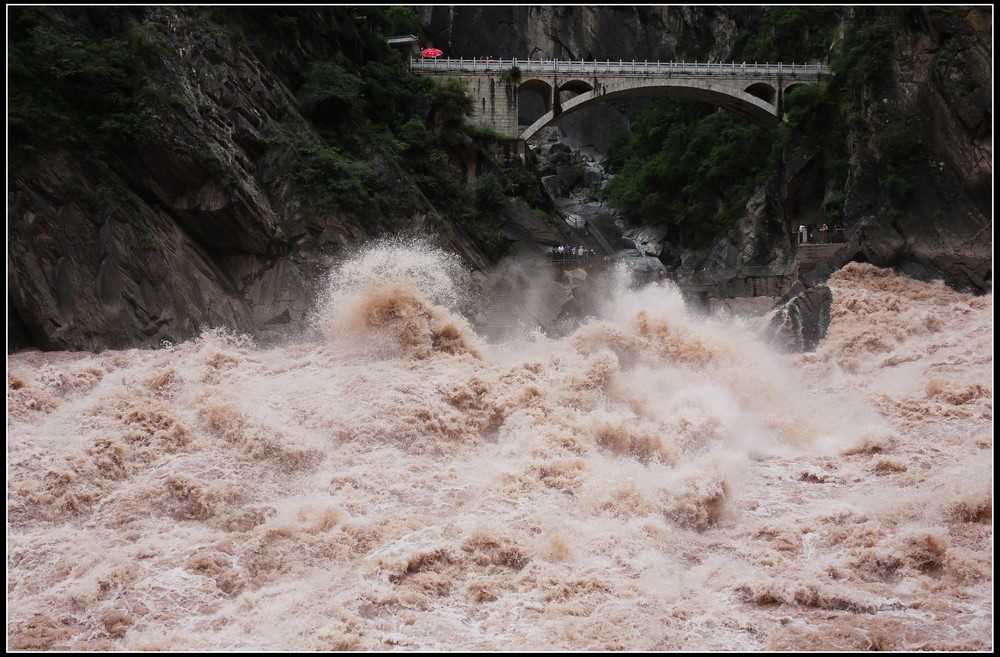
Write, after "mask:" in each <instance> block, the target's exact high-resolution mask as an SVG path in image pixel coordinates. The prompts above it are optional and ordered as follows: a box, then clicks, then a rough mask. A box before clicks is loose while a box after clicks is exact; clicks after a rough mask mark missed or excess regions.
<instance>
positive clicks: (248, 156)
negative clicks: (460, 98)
mask: <svg viewBox="0 0 1000 657" xmlns="http://www.w3.org/2000/svg"><path fill="white" fill-rule="evenodd" d="M356 23H357V21H356V20H354V19H353V18H352V17H351V16H350V15H349V14H348V13H347V12H346V11H344V10H338V9H329V8H328V9H320V8H316V9H306V8H302V9H295V8H293V9H288V10H277V9H275V10H272V9H263V8H260V9H258V8H243V9H232V10H228V9H217V10H211V9H207V8H193V7H149V8H143V9H124V8H88V9H80V8H69V7H67V8H61V9H54V8H47V9H45V10H42V9H37V10H21V11H20V13H17V14H15V16H14V21H13V24H14V30H15V33H14V41H15V55H18V56H19V57H20V58H19V59H18V61H17V65H18V67H19V68H17V69H16V71H15V76H14V80H13V82H14V84H15V85H20V87H18V89H17V90H16V92H17V93H18V95H17V98H18V99H19V104H18V106H17V108H16V112H15V113H14V115H13V117H9V118H11V122H12V123H13V125H14V128H15V130H14V139H15V140H16V139H19V141H17V142H16V143H15V144H14V146H15V147H14V148H12V158H13V159H14V160H15V162H14V166H11V167H9V168H8V253H7V269H8V317H9V320H8V350H11V349H16V348H18V347H22V346H28V345H34V346H38V347H41V348H44V349H103V348H108V347H112V348H125V347H131V346H142V345H154V346H155V345H157V344H159V343H161V341H177V340H182V339H186V338H188V337H191V336H192V335H196V334H197V332H198V331H199V329H200V328H201V327H211V326H228V327H230V328H232V329H234V330H237V331H241V332H246V333H249V334H251V335H256V336H261V337H267V336H269V335H271V336H274V335H282V334H287V333H288V332H289V331H291V330H297V329H299V328H301V326H302V322H303V320H304V319H305V317H306V315H307V313H308V311H309V309H310V308H311V307H312V306H313V303H314V296H315V292H316V290H315V288H316V285H317V283H318V282H319V281H318V278H319V277H320V276H321V275H322V273H323V272H324V271H325V270H326V269H327V268H328V267H329V265H330V263H331V262H332V261H333V259H334V258H336V257H338V254H340V253H342V252H343V251H344V250H345V249H347V248H349V247H350V246H351V245H353V244H357V243H359V242H362V241H365V240H368V239H371V238H373V237H375V236H377V235H380V234H383V233H389V232H398V231H401V230H411V231H413V230H416V231H420V232H431V233H433V234H436V235H438V238H439V239H440V241H441V242H442V244H444V245H446V246H447V247H448V248H450V249H452V250H455V251H458V252H460V253H462V254H463V255H464V256H465V257H466V259H467V261H468V262H469V263H470V265H471V266H473V267H476V268H480V269H481V268H485V267H486V266H487V265H488V264H489V262H490V258H489V257H488V256H487V255H486V254H485V253H484V252H483V251H482V249H481V248H480V247H479V246H477V243H476V240H474V239H472V238H471V237H470V236H469V235H467V234H464V233H463V229H462V227H461V226H456V225H452V224H448V222H444V221H442V219H441V213H439V212H437V211H436V209H435V208H434V207H433V205H432V204H431V202H429V201H428V199H427V198H426V196H425V195H424V194H423V193H422V192H421V190H420V189H419V187H418V185H416V184H415V183H414V182H413V180H412V179H410V177H408V176H407V175H406V173H405V172H403V171H402V170H401V169H400V167H399V165H398V162H397V161H395V160H394V159H393V158H391V157H389V156H388V155H387V153H386V152H385V150H384V149H383V148H381V147H379V146H377V145H376V144H375V143H373V142H371V140H369V139H367V138H366V137H365V136H363V135H359V134H356V131H357V130H358V127H359V124H358V123H357V122H355V123H351V120H352V118H351V116H350V112H349V111H344V112H341V111H340V110H341V109H343V108H338V107H334V108H333V109H332V110H331V114H333V115H334V119H332V122H333V123H336V122H344V125H329V124H330V123H331V122H327V123H328V124H327V126H326V128H327V132H326V133H325V134H320V133H319V132H318V131H317V123H315V122H314V121H310V120H307V119H306V118H305V117H304V116H303V112H304V110H303V109H302V102H303V101H302V100H301V99H300V98H297V96H296V92H297V91H298V90H299V89H300V88H301V87H302V85H303V81H304V72H305V71H306V70H307V67H308V65H309V64H310V63H311V62H313V61H337V62H340V63H341V64H342V67H343V68H344V69H345V70H350V69H351V67H357V66H360V65H362V64H363V63H365V62H367V61H371V60H373V59H377V54H376V53H374V52H372V48H373V46H372V42H373V39H372V38H371V37H368V38H366V35H364V34H363V33H361V32H359V30H358V28H357V27H356ZM375 41H376V42H377V39H376V40H375ZM383 44H384V41H383ZM116 55H121V57H116ZM378 55H381V53H378ZM47 58H50V59H47ZM398 61H400V62H401V60H398ZM399 66H401V64H399V63H397V67H399ZM53 71H54V72H53ZM109 71H110V73H109ZM32 75H34V76H35V77H32ZM78 80H83V81H84V82H85V83H86V85H91V86H95V85H105V84H106V85H107V87H108V88H107V89H103V88H102V89H99V90H96V93H95V94H94V95H95V96H97V97H96V98H95V99H94V102H95V103H105V104H104V105H100V106H99V107H96V108H95V106H93V105H87V104H85V103H84V102H83V100H86V99H83V98H82V97H83V96H84V95H86V94H89V93H91V92H90V90H89V89H87V88H86V86H85V84H84V83H81V82H78ZM109 80H110V81H113V82H114V85H115V86H112V85H111V82H109ZM46 81H48V82H49V83H53V81H54V82H55V83H57V84H58V85H60V90H59V92H58V93H52V94H51V95H50V96H48V97H46V96H43V95H41V92H40V91H39V89H40V88H41V87H43V86H44V84H45V83H46ZM111 93H117V94H120V95H122V96H128V97H129V98H130V99H133V100H132V101H131V104H129V103H127V102H124V101H123V102H122V103H121V104H120V106H114V107H110V108H109V107H106V106H105V105H107V101H106V99H107V97H108V95H109V94H111ZM66 95H69V96H74V97H71V98H65V97H64V96H66ZM327 102H328V104H330V103H332V101H327ZM32 103H34V104H32ZM429 109H430V107H429V105H427V106H425V107H423V108H416V109H414V110H412V111H413V112H414V114H415V115H416V116H418V117H420V118H425V117H427V114H428V110H429ZM112 110H114V111H115V112H116V113H114V114H112V113H111V112H112ZM421 111H422V112H423V114H422V115H421V114H420V112H421ZM95 114H100V115H102V116H101V118H102V120H103V123H100V124H95V125H94V127H93V128H92V130H91V131H90V132H86V133H85V129H86V128H87V125H88V122H89V121H90V120H91V118H92V117H93V116H94V115H95ZM109 116H111V117H113V118H115V119H116V120H118V121H119V123H121V124H122V125H123V126H125V127H124V128H114V127H112V128H111V129H108V127H107V124H108V121H109V119H108V117H109ZM47 117H54V118H51V119H49V118H47ZM63 120H65V123H66V124H67V128H65V129H64V130H63V131H62V132H54V131H50V132H45V131H43V129H42V128H43V126H42V125H40V124H44V123H47V122H48V123H59V122H62V121H63ZM131 126H138V127H137V128H135V129H134V130H133V129H131ZM338 134H339V135H346V136H344V137H343V138H342V141H347V140H348V139H350V140H352V143H353V144H356V145H355V146H354V148H355V150H356V151H357V152H359V153H361V155H360V156H358V157H357V158H356V159H348V158H347V156H346V155H343V153H344V152H345V149H343V148H340V147H339V146H338V147H331V145H330V138H331V135H333V136H334V137H336V136H337V135H338ZM18 147H20V148H18ZM451 150H452V151H453V152H455V151H460V150H461V145H460V144H459V145H456V146H454V147H453V148H452V149H451ZM473 159H475V153H473ZM307 166H308V167H312V168H306V167H307ZM357 171H360V174H356V172H357ZM357 178H361V179H362V180H361V181H360V182H358V180H356V179H357ZM352 185H353V186H352ZM327 189H329V190H332V191H331V192H330V193H333V194H334V196H335V197H334V198H333V199H332V200H331V199H329V198H324V197H323V194H322V193H321V192H323V193H326V191H327ZM373 189H374V190H375V191H374V192H372V191H371V190H373Z"/></svg>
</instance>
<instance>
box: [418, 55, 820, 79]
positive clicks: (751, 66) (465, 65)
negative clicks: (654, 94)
mask: <svg viewBox="0 0 1000 657" xmlns="http://www.w3.org/2000/svg"><path fill="white" fill-rule="evenodd" d="M515 67H516V68H518V69H520V70H521V73H522V75H523V74H524V73H556V74H559V73H562V74H575V75H580V74H595V75H596V74H605V75H607V74H613V75H640V76H646V75H665V76H672V75H696V76H708V75H740V76H750V77H755V76H759V77H777V76H782V77H809V76H817V75H829V74H830V67H829V66H826V65H825V64H782V63H780V62H779V63H777V64H771V63H769V62H768V63H765V64H760V63H758V62H753V63H748V62H638V61H625V60H621V59H620V60H618V61H613V60H610V59H608V60H604V61H590V62H586V61H572V60H565V59H453V58H451V57H446V58H442V57H437V58H431V57H411V58H410V69H411V70H414V71H421V72H427V73H438V72H440V73H448V72H455V71H459V72H468V73H478V72H483V73H487V72H490V71H495V72H502V71H505V70H509V69H511V68H515Z"/></svg>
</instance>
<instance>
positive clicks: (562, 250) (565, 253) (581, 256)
mask: <svg viewBox="0 0 1000 657" xmlns="http://www.w3.org/2000/svg"><path fill="white" fill-rule="evenodd" d="M548 257H549V259H550V260H581V261H583V262H589V261H590V260H591V259H593V260H594V261H595V262H596V261H597V254H596V253H595V252H594V250H593V249H588V248H587V247H585V246H573V245H571V244H560V245H559V246H554V247H552V248H551V249H549V252H548Z"/></svg>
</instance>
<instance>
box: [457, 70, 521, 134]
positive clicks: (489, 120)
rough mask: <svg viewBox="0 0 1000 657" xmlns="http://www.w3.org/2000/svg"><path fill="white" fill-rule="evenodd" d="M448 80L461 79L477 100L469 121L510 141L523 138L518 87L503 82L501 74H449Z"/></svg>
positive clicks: (496, 72) (486, 72) (493, 72)
mask: <svg viewBox="0 0 1000 657" xmlns="http://www.w3.org/2000/svg"><path fill="white" fill-rule="evenodd" d="M448 77H451V78H454V79H456V80H459V81H460V82H461V83H462V84H464V85H465V88H466V89H468V91H469V94H470V95H471V96H472V98H473V99H474V101H475V102H474V109H473V112H472V116H471V117H469V122H470V123H471V124H472V125H476V126H479V127H481V128H488V129H490V130H493V131H494V132H497V133H498V134H501V135H503V136H505V137H510V138H511V139H517V138H518V137H520V131H519V130H518V125H517V86H516V85H515V84H514V82H512V81H511V80H504V79H503V77H502V75H501V73H500V72H499V71H484V72H479V73H474V74H468V73H462V72H449V73H448Z"/></svg>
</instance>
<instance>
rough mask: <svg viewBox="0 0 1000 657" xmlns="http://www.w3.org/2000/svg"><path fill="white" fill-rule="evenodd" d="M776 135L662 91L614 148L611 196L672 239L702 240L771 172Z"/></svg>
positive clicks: (693, 244)
mask: <svg viewBox="0 0 1000 657" xmlns="http://www.w3.org/2000/svg"><path fill="white" fill-rule="evenodd" d="M772 143H773V136H772V135H770V134H768V133H767V131H765V130H763V129H762V128H760V127H759V126H757V125H755V124H752V123H749V122H747V121H746V120H745V119H742V118H740V117H737V116H735V115H733V114H730V113H726V112H720V111H717V110H716V109H715V108H712V107H710V106H707V105H704V104H701V103H694V102H690V101H680V100H674V99H664V100H661V101H658V102H656V103H654V104H653V105H651V106H650V107H649V109H647V110H645V111H643V112H642V113H640V114H639V115H638V117H636V121H635V122H634V124H633V137H632V139H631V140H630V141H629V142H628V143H627V144H626V145H625V146H624V147H622V148H621V149H619V150H616V151H614V152H613V153H612V154H611V156H610V161H611V163H612V165H613V166H614V165H618V166H620V170H619V171H618V174H617V175H616V176H615V179H614V182H613V183H612V185H611V202H612V204H613V205H615V206H616V207H618V208H620V209H622V210H624V211H625V213H626V214H627V215H628V216H630V217H632V218H635V219H638V220H640V221H642V222H643V223H649V224H652V225H659V226H664V227H666V228H668V229H669V231H670V233H669V235H668V240H669V241H672V242H674V243H678V244H681V245H684V246H689V247H692V248H694V247H697V246H698V245H702V244H704V243H706V242H707V241H709V240H711V239H712V238H713V237H715V235H716V234H717V233H718V232H719V231H720V230H722V229H724V228H726V227H727V226H729V225H730V224H731V223H732V221H733V220H734V219H735V217H736V216H738V215H739V214H740V213H741V212H742V211H743V209H744V207H745V206H746V203H747V201H748V200H749V198H750V196H751V195H752V194H753V191H754V189H755V188H756V187H757V186H758V185H759V184H760V183H761V182H763V180H764V178H765V177H766V176H767V175H768V174H769V173H771V169H770V168H769V166H768V163H769V159H768V154H769V153H770V152H771V149H772Z"/></svg>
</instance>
